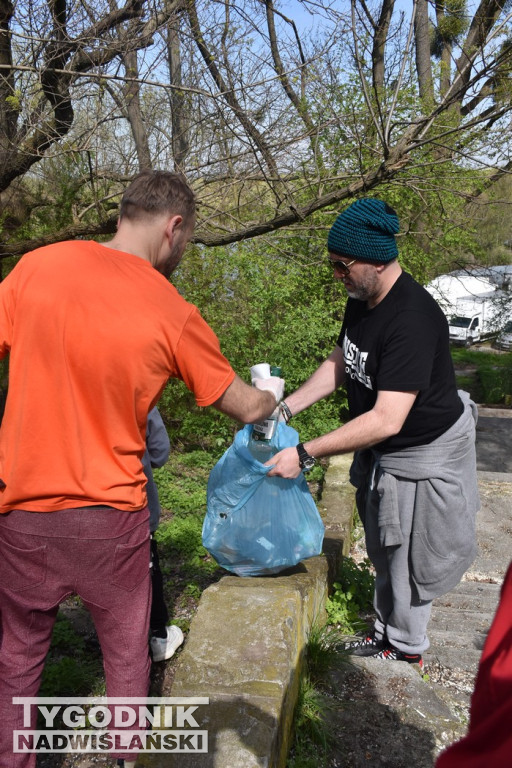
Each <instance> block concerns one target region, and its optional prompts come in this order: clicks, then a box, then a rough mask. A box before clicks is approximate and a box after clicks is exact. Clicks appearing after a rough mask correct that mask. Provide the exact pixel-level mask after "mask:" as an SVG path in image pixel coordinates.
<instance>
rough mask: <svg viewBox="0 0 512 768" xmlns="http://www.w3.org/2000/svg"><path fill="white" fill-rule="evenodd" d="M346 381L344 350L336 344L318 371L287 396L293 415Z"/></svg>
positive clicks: (287, 402)
mask: <svg viewBox="0 0 512 768" xmlns="http://www.w3.org/2000/svg"><path fill="white" fill-rule="evenodd" d="M343 381H344V366H343V352H342V350H341V348H340V347H338V346H336V347H335V348H334V350H333V352H332V353H331V354H330V355H329V357H328V358H327V360H325V361H324V362H323V363H322V364H321V365H320V366H319V367H318V368H317V369H316V371H315V372H314V373H313V374H312V375H311V376H310V377H309V379H307V381H305V382H304V384H302V385H301V386H300V387H299V388H298V389H297V390H295V392H293V393H292V394H291V395H287V396H286V397H285V401H286V405H287V406H288V408H289V409H290V411H291V413H292V415H295V414H297V413H300V412H301V411H304V410H306V408H309V406H310V405H313V403H316V402H318V401H319V400H322V398H324V397H327V395H330V394H332V393H333V392H334V391H335V390H336V389H338V387H340V386H341V385H342V384H343Z"/></svg>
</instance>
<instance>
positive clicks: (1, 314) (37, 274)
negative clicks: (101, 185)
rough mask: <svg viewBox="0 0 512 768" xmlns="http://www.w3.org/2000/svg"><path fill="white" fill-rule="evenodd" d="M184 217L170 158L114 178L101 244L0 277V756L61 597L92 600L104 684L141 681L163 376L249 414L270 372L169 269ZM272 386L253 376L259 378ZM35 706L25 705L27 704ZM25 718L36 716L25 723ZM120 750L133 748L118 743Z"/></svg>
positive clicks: (189, 204)
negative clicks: (150, 434)
mask: <svg viewBox="0 0 512 768" xmlns="http://www.w3.org/2000/svg"><path fill="white" fill-rule="evenodd" d="M194 223H195V201H194V196H193V193H192V191H191V190H190V188H189V187H188V185H187V184H186V183H185V182H184V180H183V179H182V178H181V177H179V176H178V175H176V174H172V173H166V172H161V171H148V172H144V173H142V174H140V175H139V176H138V177H136V179H135V180H134V181H133V182H132V183H131V184H130V186H129V187H128V188H127V190H126V192H125V194H124V195H123V198H122V201H121V210H120V217H119V224H118V230H117V233H116V235H115V236H114V238H113V239H112V240H111V241H110V242H109V243H106V244H99V243H96V242H92V241H88V242H86V241H74V242H64V243H57V244H55V245H51V246H47V247H45V248H40V249H38V250H36V251H33V252H31V253H29V254H27V255H25V256H24V257H23V258H22V259H21V261H20V262H19V264H18V265H17V266H16V267H15V268H14V270H13V271H12V272H11V273H10V274H9V275H8V277H7V278H6V279H5V280H4V282H3V283H2V284H1V285H0V356H1V357H5V356H6V355H7V354H9V355H10V359H9V393H8V398H7V403H6V408H5V414H4V418H3V422H2V426H1V429H0V610H1V620H2V634H3V637H2V645H1V650H0V765H1V766H2V768H26V767H28V766H34V765H35V755H34V754H27V753H18V754H14V753H13V731H14V730H16V729H21V728H23V707H21V706H19V705H14V704H13V701H12V700H13V697H15V696H21V697H29V696H32V697H35V696H36V695H37V691H38V689H39V684H40V680H41V674H42V670H43V665H44V659H45V656H46V654H47V652H48V648H49V645H50V640H51V633H52V628H53V624H54V621H55V618H56V615H57V611H58V607H59V604H60V603H61V602H62V600H64V599H65V598H66V597H67V596H68V595H71V594H77V595H79V596H80V597H81V599H82V601H83V602H84V604H85V605H86V606H87V607H88V609H89V610H90V612H91V614H92V616H93V619H94V622H95V626H96V630H97V633H98V637H99V640H100V643H101V647H102V651H103V659H104V668H105V676H106V683H107V695H108V696H109V698H110V697H133V696H142V697H143V696H145V695H146V694H147V690H148V681H149V666H150V662H149V656H148V631H149V627H148V620H149V607H150V577H149V561H150V558H149V524H148V509H147V504H146V495H145V483H146V476H145V474H144V470H143V467H142V463H141V458H142V455H143V453H144V450H145V434H146V420H147V415H148V413H149V411H150V410H151V408H152V407H153V406H154V405H155V403H156V402H157V400H158V398H159V397H160V395H161V393H162V390H163V388H164V386H165V384H166V382H167V381H168V379H169V378H178V379H181V380H182V381H183V382H184V383H185V384H186V386H187V387H188V388H189V389H190V390H191V391H192V392H193V393H194V395H195V398H196V402H197V404H198V405H200V406H209V405H213V406H214V407H215V408H217V409H218V410H220V411H222V412H223V413H226V414H228V415H229V416H232V417H233V418H236V419H239V420H240V421H242V422H244V423H251V422H254V421H257V420H259V419H261V418H265V417H266V416H268V415H269V414H270V413H271V412H272V411H273V410H274V409H275V408H276V404H277V402H278V401H279V399H280V398H281V396H282V389H283V382H282V380H281V379H276V378H274V379H270V380H268V382H258V383H257V387H259V389H258V388H256V389H255V388H253V387H250V386H248V385H247V384H245V383H244V382H243V381H242V380H241V379H240V378H239V377H238V376H236V374H235V373H234V371H233V369H232V368H231V366H230V364H229V362H228V361H227V360H226V358H225V357H224V356H223V355H222V353H221V351H220V347H219V342H218V340H217V337H216V336H215V334H214V333H213V331H212V330H211V329H210V328H209V326H208V325H207V324H206V323H205V321H204V320H203V319H202V318H201V316H200V314H199V312H198V310H197V309H196V307H194V306H193V305H191V304H189V303H187V302H186V301H185V300H184V299H183V298H182V297H181V296H180V295H179V294H178V292H177V291H176V289H175V288H174V287H173V286H172V285H171V283H170V282H169V280H168V277H169V276H170V274H171V273H172V271H173V270H174V269H175V268H176V266H177V265H178V264H179V262H180V260H181V258H182V256H183V253H184V250H185V247H186V244H187V242H188V240H189V239H190V237H191V235H192V232H193V228H194ZM264 389H267V390H270V391H261V390H264ZM32 710H34V711H33V714H34V715H36V712H35V707H32ZM34 726H35V723H33V726H32V727H34ZM124 757H125V758H126V759H127V762H126V765H130V764H131V762H132V761H133V759H134V755H124Z"/></svg>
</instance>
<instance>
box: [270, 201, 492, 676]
mask: <svg viewBox="0 0 512 768" xmlns="http://www.w3.org/2000/svg"><path fill="white" fill-rule="evenodd" d="M398 230H399V223H398V217H397V215H396V213H395V211H394V210H393V209H392V208H390V207H389V206H388V205H387V204H386V203H384V202H383V201H382V200H377V199H374V198H364V199H361V200H357V201H356V202H355V203H353V204H352V205H351V206H349V207H348V208H347V209H346V210H345V211H343V212H342V213H341V214H340V215H339V216H338V217H337V219H336V221H335V222H334V224H333V226H332V228H331V230H330V232H329V237H328V242H327V248H328V252H329V260H330V263H331V265H332V268H333V270H334V276H335V278H336V279H338V280H342V281H343V284H344V286H345V288H346V291H347V293H348V296H349V299H348V301H347V306H346V310H345V316H344V320H343V324H342V327H341V332H340V335H339V337H338V342H337V344H336V346H335V348H334V350H333V352H332V353H331V355H330V356H329V357H328V358H327V360H325V361H324V362H323V363H322V364H321V365H320V367H319V368H318V369H317V370H316V371H315V372H314V373H313V375H312V376H311V377H310V378H309V379H308V380H307V381H306V382H305V383H304V384H303V385H302V386H301V387H300V388H299V389H298V390H296V391H295V392H294V393H293V394H291V395H289V396H287V397H286V401H283V402H282V403H281V410H282V413H283V416H284V418H285V420H287V421H288V420H289V419H290V418H291V417H292V416H293V415H295V414H297V413H300V412H301V411H303V410H304V409H306V408H308V407H309V406H310V405H312V404H313V403H315V402H317V401H318V400H320V399H322V398H323V397H326V396H327V395H329V394H331V393H332V392H334V390H335V389H337V388H338V387H340V386H342V385H344V386H345V387H346V390H347V397H348V405H349V415H350V419H349V421H348V422H347V423H346V424H344V425H343V426H341V427H339V428H338V429H335V430H334V431H333V432H329V433H327V434H324V435H321V436H319V437H316V438H314V439H313V440H309V441H307V442H306V443H304V444H302V443H299V445H298V446H297V448H296V449H295V448H287V449H285V450H284V451H281V452H280V453H278V454H276V455H275V456H274V457H273V458H272V459H271V460H270V461H269V462H267V463H268V464H272V467H273V468H272V469H271V470H270V472H269V475H270V476H272V475H277V476H281V477H288V478H292V477H296V476H297V475H298V474H299V472H300V471H301V470H303V471H304V470H307V469H310V468H311V467H312V466H313V465H314V463H315V459H317V458H319V457H322V456H332V455H336V454H342V453H352V452H353V453H354V461H353V463H352V467H351V470H350V479H351V482H352V483H353V485H355V486H356V488H357V492H356V501H357V507H358V511H359V514H360V517H361V520H362V522H363V525H364V529H365V536H366V547H367V552H368V555H369V557H370V559H371V561H372V563H373V565H374V567H375V572H376V584H375V595H374V608H375V613H376V619H375V624H374V627H373V629H372V631H371V632H369V633H368V634H367V635H366V636H365V637H363V638H361V639H360V640H359V641H357V642H355V643H351V644H350V649H351V651H352V653H353V654H355V655H359V656H375V657H377V658H381V659H387V660H399V661H406V662H409V663H418V664H420V665H421V664H422V663H423V659H422V654H423V652H424V651H426V650H427V648H428V647H429V640H428V637H427V624H428V620H429V618H430V610H431V604H432V600H433V598H435V597H438V596H440V595H442V594H444V593H446V592H448V591H449V590H450V589H452V588H453V587H454V586H455V585H456V584H457V583H458V582H459V581H460V579H461V578H462V575H463V574H464V572H465V571H466V570H467V568H468V567H469V565H470V564H471V563H472V561H473V559H474V557H475V555H476V539H475V517H476V512H477V510H478V508H479V496H478V485H477V478H476V458H475V422H476V407H475V406H474V403H472V402H471V401H470V399H469V396H468V395H467V393H464V392H458V391H457V387H456V383H455V373H454V370H453V364H452V360H451V355H450V349H449V335H448V323H447V321H446V318H445V317H444V315H443V313H442V311H441V309H440V308H439V306H438V305H437V303H436V302H435V301H434V299H433V298H432V297H431V296H430V295H429V293H428V292H427V291H426V290H425V289H424V288H423V287H422V286H420V285H419V284H418V283H417V282H415V280H413V278H412V277H411V275H409V274H407V273H406V272H404V271H403V270H402V268H401V267H400V265H399V263H398V261H397V256H398V249H397V245H396V240H395V235H396V234H397V232H398Z"/></svg>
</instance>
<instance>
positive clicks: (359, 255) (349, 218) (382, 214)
mask: <svg viewBox="0 0 512 768" xmlns="http://www.w3.org/2000/svg"><path fill="white" fill-rule="evenodd" d="M398 230H399V224H398V216H397V215H396V213H395V211H394V210H393V208H390V207H389V205H387V203H385V202H384V201H383V200H377V199H375V198H374V197H364V198H362V199H361V200H356V201H355V203H352V205H349V207H348V208H346V209H345V210H344V211H343V212H342V213H340V215H339V216H338V218H337V219H336V221H335V222H334V224H333V225H332V227H331V230H330V232H329V237H328V239H327V250H328V251H329V252H332V253H337V254H338V255H339V256H351V257H352V258H353V259H362V260H364V261H376V262H379V263H385V262H387V261H392V260H393V259H396V257H397V256H398V248H397V246H396V242H395V235H396V233H397V232H398Z"/></svg>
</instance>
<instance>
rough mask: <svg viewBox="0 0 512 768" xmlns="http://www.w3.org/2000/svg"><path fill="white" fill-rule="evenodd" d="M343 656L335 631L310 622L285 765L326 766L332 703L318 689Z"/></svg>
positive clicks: (308, 767)
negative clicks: (310, 626) (290, 741)
mask: <svg viewBox="0 0 512 768" xmlns="http://www.w3.org/2000/svg"><path fill="white" fill-rule="evenodd" d="M345 659H346V653H345V652H344V650H343V641H342V637H341V635H340V633H339V631H338V630H335V629H333V628H332V627H328V626H319V625H317V624H315V625H313V627H312V628H311V631H310V634H309V637H308V641H307V644H306V648H305V654H304V667H303V669H302V673H301V679H300V683H299V693H298V698H297V704H296V707H295V714H294V724H293V731H292V732H293V744H292V746H291V749H290V756H289V758H288V762H287V768H327V750H328V747H329V745H330V744H331V743H332V741H333V738H334V734H332V733H331V732H330V731H329V726H328V722H327V713H328V711H329V709H331V707H332V704H331V702H330V700H329V699H328V698H327V696H326V695H325V694H324V693H323V692H322V690H321V682H322V680H323V679H325V676H326V674H327V673H328V671H329V670H330V669H332V668H335V667H339V666H340V665H342V664H343V663H345Z"/></svg>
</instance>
